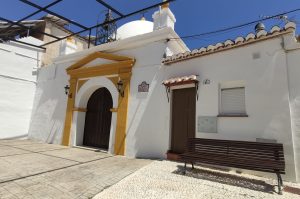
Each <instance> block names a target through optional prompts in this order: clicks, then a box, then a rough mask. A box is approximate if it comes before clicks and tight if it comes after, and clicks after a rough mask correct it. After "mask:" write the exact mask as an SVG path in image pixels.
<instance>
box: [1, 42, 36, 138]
mask: <svg viewBox="0 0 300 199" xmlns="http://www.w3.org/2000/svg"><path fill="white" fill-rule="evenodd" d="M21 40H22V41H25V42H28V43H32V44H36V45H41V44H42V42H41V41H40V40H37V39H35V38H32V37H28V38H23V39H21ZM41 54H42V50H40V49H37V48H32V47H28V46H24V45H20V44H17V43H2V44H0V60H1V62H0V91H1V92H0V121H1V122H0V139H1V138H23V137H27V134H28V128H29V124H30V119H31V112H32V106H33V99H34V94H35V87H36V75H37V68H38V67H39V65H40V62H39V60H40V56H41Z"/></svg>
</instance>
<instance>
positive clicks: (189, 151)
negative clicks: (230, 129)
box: [180, 138, 285, 174]
mask: <svg viewBox="0 0 300 199" xmlns="http://www.w3.org/2000/svg"><path fill="white" fill-rule="evenodd" d="M180 157H181V160H182V161H185V162H189V161H190V162H199V163H205V164H213V165H219V166H228V167H235V168H241V169H249V170H256V171H264V172H272V173H274V172H276V173H281V174H284V173H285V161H284V153H283V145H282V144H280V143H261V142H247V141H233V140H213V139H202V138H189V139H188V142H187V148H186V153H184V154H181V155H180Z"/></svg>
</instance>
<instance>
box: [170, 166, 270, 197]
mask: <svg viewBox="0 0 300 199" xmlns="http://www.w3.org/2000/svg"><path fill="white" fill-rule="evenodd" d="M177 167H178V169H177V170H175V171H173V173H174V174H178V175H184V167H183V166H177ZM185 175H186V176H188V177H192V178H198V179H203V180H209V181H212V182H217V183H222V184H227V185H232V186H237V187H242V188H246V189H251V190H254V191H261V192H265V193H270V194H273V193H274V192H276V191H275V186H273V185H270V184H267V183H266V182H264V181H262V180H256V179H250V178H245V177H241V176H236V175H232V174H227V173H220V172H217V171H210V170H205V169H199V168H195V169H187V170H186V174H185Z"/></svg>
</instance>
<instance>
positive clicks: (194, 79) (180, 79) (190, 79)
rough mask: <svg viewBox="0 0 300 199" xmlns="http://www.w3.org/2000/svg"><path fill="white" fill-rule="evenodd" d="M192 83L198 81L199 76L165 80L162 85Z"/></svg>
mask: <svg viewBox="0 0 300 199" xmlns="http://www.w3.org/2000/svg"><path fill="white" fill-rule="evenodd" d="M190 81H197V75H190V76H183V77H174V78H171V79H167V80H164V81H163V82H162V84H164V85H171V84H176V83H184V82H190Z"/></svg>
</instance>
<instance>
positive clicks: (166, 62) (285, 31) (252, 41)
mask: <svg viewBox="0 0 300 199" xmlns="http://www.w3.org/2000/svg"><path fill="white" fill-rule="evenodd" d="M294 31H295V29H292V28H288V29H283V30H281V31H276V32H274V33H268V34H267V35H265V36H261V37H259V38H256V39H249V40H245V41H244V42H238V43H235V44H233V45H224V46H223V47H220V48H216V49H214V50H209V51H205V52H201V53H192V52H193V51H192V52H190V54H189V55H187V56H178V55H177V57H178V58H173V59H172V58H171V60H167V58H166V59H164V60H163V61H162V63H163V64H164V65H170V64H173V63H176V62H181V61H185V60H189V59H194V58H197V57H202V56H206V55H211V54H214V53H219V52H223V51H227V50H231V49H235V48H239V47H243V46H246V45H251V44H255V43H257V42H261V41H265V40H268V39H272V38H275V37H279V36H282V35H285V34H290V33H293V32H294Z"/></svg>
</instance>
